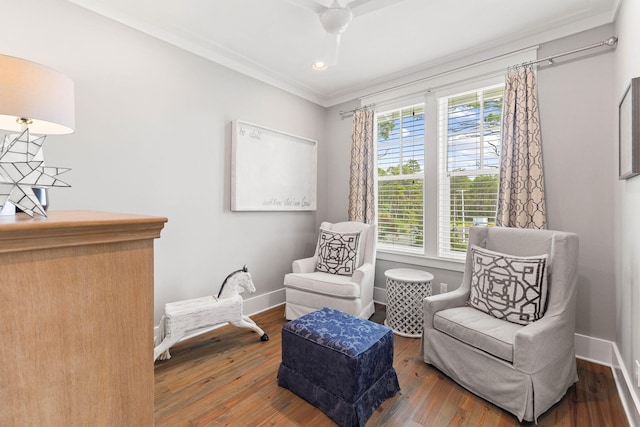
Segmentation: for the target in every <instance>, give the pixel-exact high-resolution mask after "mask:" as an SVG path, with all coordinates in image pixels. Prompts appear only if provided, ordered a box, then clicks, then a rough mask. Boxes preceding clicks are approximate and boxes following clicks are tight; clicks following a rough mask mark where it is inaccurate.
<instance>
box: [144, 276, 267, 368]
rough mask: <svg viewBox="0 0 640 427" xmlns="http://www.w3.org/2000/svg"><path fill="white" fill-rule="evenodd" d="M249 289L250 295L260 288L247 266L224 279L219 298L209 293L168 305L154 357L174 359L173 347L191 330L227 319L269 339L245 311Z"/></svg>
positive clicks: (154, 358)
mask: <svg viewBox="0 0 640 427" xmlns="http://www.w3.org/2000/svg"><path fill="white" fill-rule="evenodd" d="M245 290H246V291H248V292H249V293H250V294H252V293H254V292H255V291H256V287H255V285H254V284H253V281H252V280H251V275H250V274H249V270H247V266H244V267H243V268H242V269H240V270H236V271H234V272H233V273H231V274H229V275H228V276H227V278H226V279H224V282H223V283H222V286H221V287H220V292H218V296H217V297H214V296H207V297H203V298H194V299H189V300H184V301H177V302H172V303H169V304H165V306H164V315H163V316H162V319H160V327H159V328H160V333H159V336H158V337H156V342H155V345H156V347H155V349H154V350H153V360H154V361H155V360H157V359H160V360H166V359H170V358H171V354H170V353H169V348H170V347H171V346H172V345H174V344H176V343H177V342H178V341H179V340H181V339H182V338H184V337H185V336H187V334H189V333H190V332H193V331H196V330H198V329H201V328H206V327H208V326H214V325H218V324H220V323H225V322H229V323H231V324H232V325H234V326H239V327H241V328H249V329H251V330H253V331H254V332H256V333H257V334H258V336H260V340H261V341H268V340H269V337H268V336H267V334H265V333H264V331H263V330H262V329H260V328H259V327H258V325H256V323H255V322H254V321H253V320H251V319H250V318H249V316H245V315H244V314H242V297H241V296H240V294H241V293H242V292H244V291H245Z"/></svg>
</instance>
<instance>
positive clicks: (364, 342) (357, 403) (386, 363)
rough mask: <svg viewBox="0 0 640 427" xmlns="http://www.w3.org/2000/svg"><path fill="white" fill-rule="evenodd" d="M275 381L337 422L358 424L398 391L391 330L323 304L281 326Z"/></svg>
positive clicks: (362, 422)
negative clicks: (317, 308)
mask: <svg viewBox="0 0 640 427" xmlns="http://www.w3.org/2000/svg"><path fill="white" fill-rule="evenodd" d="M278 385H280V386H281V387H284V388H287V389H289V390H291V391H292V392H294V393H295V394H297V395H298V396H300V397H302V398H303V399H305V400H307V401H308V402H309V403H311V404H312V405H314V406H315V407H317V408H318V409H320V410H321V411H322V412H324V413H325V414H326V415H327V416H328V417H329V418H331V419H332V420H334V421H335V422H336V423H337V424H338V425H340V426H364V425H365V423H366V422H367V420H368V419H369V417H370V416H371V414H373V411H375V409H376V408H377V407H378V406H379V405H380V404H381V403H382V402H384V401H385V400H386V399H388V398H390V397H393V396H395V394H396V393H397V392H398V391H400V386H399V384H398V378H397V376H396V371H395V370H394V369H393V332H392V331H391V329H389V328H387V327H386V326H382V325H379V324H377V323H373V322H370V321H368V320H362V319H359V318H357V317H355V316H351V315H349V314H347V313H343V312H341V311H338V310H334V309H330V308H323V309H322V310H318V311H314V312H312V313H309V314H307V315H304V316H302V317H300V318H298V319H296V320H293V321H291V322H288V323H286V324H285V325H284V326H283V327H282V363H281V364H280V369H279V371H278Z"/></svg>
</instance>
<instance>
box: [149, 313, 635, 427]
mask: <svg viewBox="0 0 640 427" xmlns="http://www.w3.org/2000/svg"><path fill="white" fill-rule="evenodd" d="M253 319H254V320H255V321H256V322H257V323H258V324H259V325H260V327H261V328H262V329H264V330H265V332H266V333H267V334H268V335H269V338H270V339H269V341H266V342H262V341H260V340H259V337H258V336H257V335H256V334H255V333H253V332H250V331H248V330H246V329H240V328H236V327H233V326H224V327H222V328H218V329H215V330H213V331H211V332H208V333H205V334H202V335H200V336H198V337H195V338H192V339H189V340H186V341H184V342H182V343H179V344H177V345H176V346H174V347H173V348H172V349H171V355H172V358H171V359H170V360H167V361H158V362H156V364H155V425H156V426H158V427H162V426H171V427H182V426H218V425H220V426H225V425H226V426H234V427H235V426H310V425H312V426H334V425H335V424H334V423H333V422H332V421H331V420H330V419H329V418H328V417H327V416H326V415H325V414H324V413H322V412H321V411H319V410H318V409H317V408H315V407H314V406H312V405H311V404H309V403H308V402H306V401H304V400H303V399H301V398H299V397H298V396H297V395H295V394H294V393H292V392H290V391H289V390H286V389H283V388H281V387H279V386H278V384H277V372H278V367H279V365H280V361H281V346H282V340H281V338H282V337H281V330H282V325H284V323H285V322H286V320H285V318H284V307H283V306H280V307H276V308H274V309H271V310H268V311H265V312H263V313H260V314H257V315H255V316H253ZM394 344H395V347H394V368H395V370H396V372H397V374H398V380H399V382H400V387H401V391H400V393H398V394H397V395H396V396H394V397H393V398H391V399H388V400H386V401H385V402H383V403H382V404H381V405H380V407H379V408H378V409H377V410H376V411H375V412H374V413H373V415H372V416H371V418H370V419H369V421H368V422H367V427H373V426H402V427H423V426H424V427H427V426H429V427H431V426H436V427H440V426H474V427H475V426H478V427H481V426H486V427H496V426H497V427H511V426H520V425H526V426H533V425H534V424H533V423H523V424H521V423H519V422H518V420H517V419H516V418H515V417H514V416H513V415H511V414H509V413H507V412H505V411H503V410H501V409H499V408H497V407H496V406H494V405H492V404H491V403H489V402H487V401H485V400H483V399H481V398H479V397H477V396H475V395H474V394H472V393H470V392H468V391H467V390H465V389H464V388H463V387H461V386H459V385H458V384H456V383H455V382H454V381H452V380H451V379H449V378H448V377H447V376H446V375H444V374H443V373H442V372H440V371H439V370H437V369H435V368H434V367H432V366H429V365H427V364H425V363H424V362H423V360H422V355H421V352H420V348H421V340H420V339H412V338H405V337H400V336H397V335H396V336H394ZM577 366H578V376H579V378H580V381H579V382H578V383H577V384H576V385H574V386H573V387H571V388H570V389H569V391H568V392H567V394H566V395H565V396H564V398H563V399H562V400H561V401H560V402H558V403H557V404H556V405H555V406H554V407H552V408H551V409H550V410H549V411H547V412H546V413H545V414H544V415H543V416H542V417H540V419H539V420H538V425H539V426H542V427H547V426H554V427H565V426H566V427H583V426H598V427H600V426H616V427H617V426H622V427H623V426H627V425H628V422H627V419H626V416H625V413H624V410H623V408H622V404H621V402H620V399H619V397H618V394H617V390H616V386H615V383H614V381H613V375H612V373H611V369H610V368H608V367H606V366H602V365H597V364H594V363H590V362H586V361H584V360H578V362H577Z"/></svg>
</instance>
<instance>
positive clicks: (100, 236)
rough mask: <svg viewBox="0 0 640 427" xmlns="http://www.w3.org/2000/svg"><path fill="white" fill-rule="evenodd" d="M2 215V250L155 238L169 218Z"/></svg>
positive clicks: (90, 214) (106, 214)
mask: <svg viewBox="0 0 640 427" xmlns="http://www.w3.org/2000/svg"><path fill="white" fill-rule="evenodd" d="M47 215H48V216H47V217H43V216H39V215H35V216H34V217H33V218H31V217H30V216H28V215H26V214H24V213H19V214H16V215H3V216H0V253H3V252H17V251H24V250H33V249H45V248H54V247H65V246H79V245H86V244H98V243H113V242H121V241H131V240H145V239H155V238H158V237H160V231H161V230H162V228H163V227H164V224H165V223H166V222H167V218H164V217H156V216H145V215H133V214H122V213H112V212H97V211H49V212H47Z"/></svg>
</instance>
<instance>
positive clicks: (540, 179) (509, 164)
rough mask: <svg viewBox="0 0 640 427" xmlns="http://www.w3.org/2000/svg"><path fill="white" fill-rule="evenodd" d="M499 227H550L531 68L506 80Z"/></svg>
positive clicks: (520, 70) (534, 84) (497, 219)
mask: <svg viewBox="0 0 640 427" xmlns="http://www.w3.org/2000/svg"><path fill="white" fill-rule="evenodd" d="M496 225H499V226H503V227H517V228H546V227H547V220H546V209H545V201H544V176H543V173H542V140H541V136H540V117H539V113H538V99H537V89H536V78H535V74H534V72H533V70H532V68H531V66H526V67H519V68H518V69H516V70H513V71H511V72H509V74H508V75H507V78H506V85H505V92H504V109H503V117H502V149H501V153H500V187H499V190H498V209H497V213H496Z"/></svg>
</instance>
